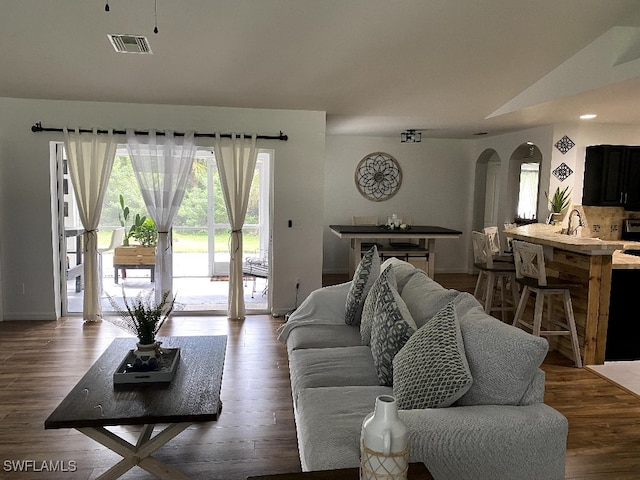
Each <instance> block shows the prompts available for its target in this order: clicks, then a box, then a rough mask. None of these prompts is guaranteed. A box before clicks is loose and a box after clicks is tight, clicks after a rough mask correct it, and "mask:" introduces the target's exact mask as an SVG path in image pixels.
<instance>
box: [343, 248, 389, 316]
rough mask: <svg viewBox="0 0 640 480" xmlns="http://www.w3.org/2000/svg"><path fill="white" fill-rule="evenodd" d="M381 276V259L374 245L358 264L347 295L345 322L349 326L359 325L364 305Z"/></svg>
mask: <svg viewBox="0 0 640 480" xmlns="http://www.w3.org/2000/svg"><path fill="white" fill-rule="evenodd" d="M379 275H380V257H379V256H378V249H377V248H376V246H375V245H374V246H373V247H372V248H371V249H369V251H367V253H365V254H364V256H363V257H362V260H360V263H359V264H358V268H356V271H355V273H354V275H353V280H352V282H351V288H350V289H349V293H348V294H347V301H346V304H345V306H346V313H345V317H344V321H345V323H346V324H347V325H358V324H359V323H360V316H361V314H362V305H363V304H364V301H365V299H366V298H367V293H368V292H369V289H370V288H371V285H373V282H374V281H375V280H376V278H378V276H379Z"/></svg>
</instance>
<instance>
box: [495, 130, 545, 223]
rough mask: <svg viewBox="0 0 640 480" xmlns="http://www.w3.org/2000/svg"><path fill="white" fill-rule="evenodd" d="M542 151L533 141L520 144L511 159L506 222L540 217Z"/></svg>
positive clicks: (523, 221) (536, 219) (520, 221)
mask: <svg viewBox="0 0 640 480" xmlns="http://www.w3.org/2000/svg"><path fill="white" fill-rule="evenodd" d="M541 164H542V152H540V149H539V148H538V147H537V146H536V145H534V144H533V143H531V142H526V143H523V144H521V145H519V146H518V148H516V149H515V150H514V151H513V153H512V154H511V158H510V159H509V172H508V180H507V198H506V206H505V219H504V222H505V223H518V224H522V223H534V222H537V221H538V219H539V218H540V217H539V212H538V207H539V197H540V165H541Z"/></svg>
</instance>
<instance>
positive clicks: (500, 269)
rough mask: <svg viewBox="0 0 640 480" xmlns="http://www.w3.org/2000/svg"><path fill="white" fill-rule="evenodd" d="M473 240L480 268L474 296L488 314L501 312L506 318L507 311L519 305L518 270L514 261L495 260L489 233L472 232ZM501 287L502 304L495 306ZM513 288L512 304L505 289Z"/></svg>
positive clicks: (475, 256)
mask: <svg viewBox="0 0 640 480" xmlns="http://www.w3.org/2000/svg"><path fill="white" fill-rule="evenodd" d="M471 237H472V241H473V258H474V264H473V265H474V266H475V267H476V268H477V269H478V270H480V272H479V273H478V280H477V282H476V288H475V290H474V292H473V296H474V297H476V298H477V299H478V301H480V303H482V304H483V306H484V311H485V312H487V313H488V314H491V312H494V311H499V312H501V318H502V320H503V321H505V320H506V318H505V312H507V311H513V312H515V311H516V306H517V305H518V298H519V294H518V286H517V284H516V270H515V266H514V265H513V263H508V262H494V258H493V255H492V254H491V240H490V238H489V236H488V235H486V234H485V233H482V232H471ZM485 278H486V282H485V285H484V292H483V295H482V296H480V292H481V290H482V283H483V279H485ZM498 287H499V288H500V306H497V307H494V306H493V299H494V297H495V295H496V289H497V288H498ZM507 288H509V289H510V290H511V297H512V298H511V302H512V303H511V304H509V303H510V302H509V301H507V299H505V295H504V293H505V290H506V289H507Z"/></svg>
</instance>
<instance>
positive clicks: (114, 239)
mask: <svg viewBox="0 0 640 480" xmlns="http://www.w3.org/2000/svg"><path fill="white" fill-rule="evenodd" d="M123 241H124V227H118V228H115V229H114V230H113V232H112V233H111V241H110V242H109V245H107V246H106V247H103V248H100V247H98V278H99V279H100V292H102V291H103V279H102V272H103V269H102V255H103V254H104V253H105V252H109V251H111V250H113V249H115V248H116V247H119V246H120V245H122V242H123Z"/></svg>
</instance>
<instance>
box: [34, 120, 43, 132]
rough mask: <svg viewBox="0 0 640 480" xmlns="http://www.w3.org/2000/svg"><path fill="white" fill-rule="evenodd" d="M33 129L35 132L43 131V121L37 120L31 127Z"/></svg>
mask: <svg viewBox="0 0 640 480" xmlns="http://www.w3.org/2000/svg"><path fill="white" fill-rule="evenodd" d="M31 131H32V132H34V133H37V132H41V131H42V122H36V123H35V124H34V125H33V126H32V127H31Z"/></svg>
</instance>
